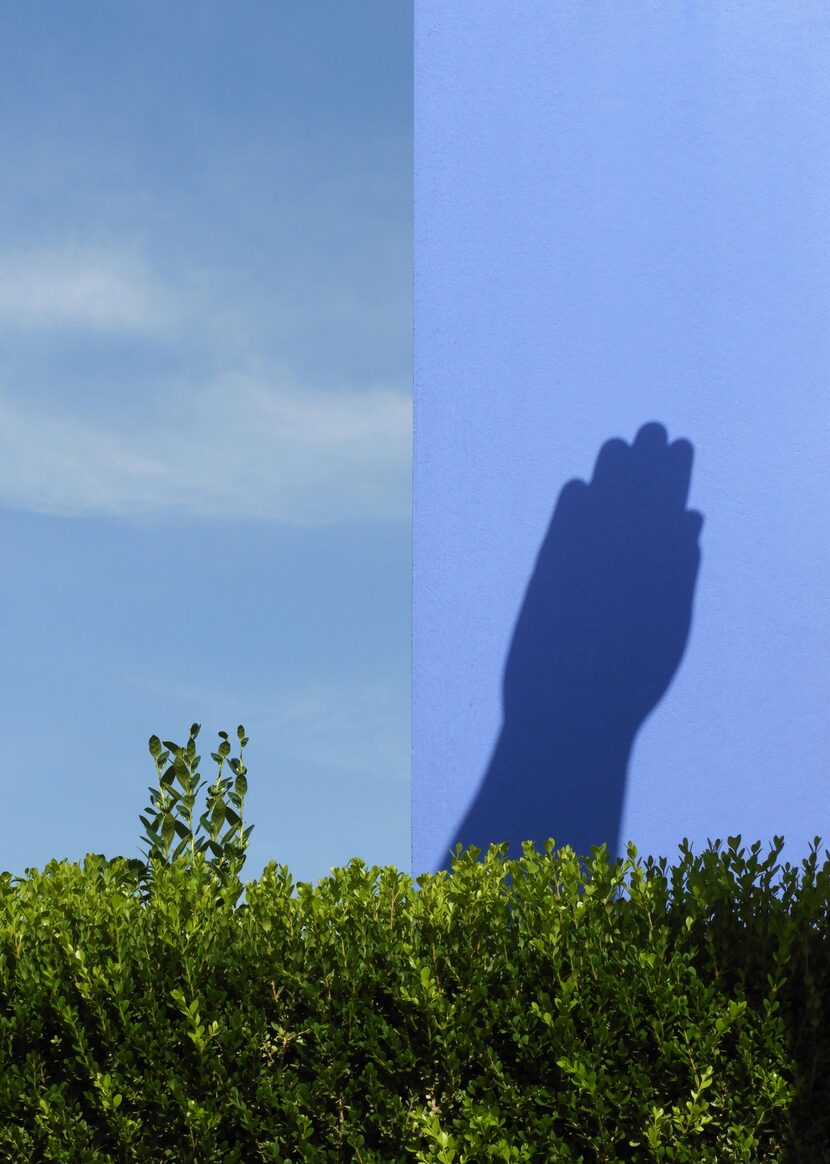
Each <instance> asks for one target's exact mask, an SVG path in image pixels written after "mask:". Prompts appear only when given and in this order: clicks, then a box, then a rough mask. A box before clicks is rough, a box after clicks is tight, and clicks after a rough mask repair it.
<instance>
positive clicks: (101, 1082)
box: [0, 725, 830, 1164]
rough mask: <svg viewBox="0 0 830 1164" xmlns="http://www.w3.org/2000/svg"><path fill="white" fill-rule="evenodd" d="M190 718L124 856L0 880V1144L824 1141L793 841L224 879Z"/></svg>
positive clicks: (321, 1150) (779, 1154) (694, 1152)
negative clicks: (788, 853)
mask: <svg viewBox="0 0 830 1164" xmlns="http://www.w3.org/2000/svg"><path fill="white" fill-rule="evenodd" d="M194 728H195V729H196V732H198V727H197V725H194ZM238 735H239V740H240V744H242V743H243V741H244V731H243V730H242V729H240V731H239V733H238ZM194 740H195V734H194V732H193V731H191V740H190V741H189V743H188V745H187V746H185V747H184V748H181V749H178V750H177V749H176V745H174V744H169V743H166V744H165V748H166V749H167V752H168V754H167V755H165V754H164V753H163V752H162V751H161V748H160V747H158V748H157V745H158V741H156V740H155V737H154V741H155V742H153V741H151V751H154V759H156V760H157V767H158V772H159V788H158V789H156V790H151V806H150V808H149V809H148V810H147V812H146V814H145V817H144V818H142V819H143V823H144V825H145V829H146V830H147V835H146V837H145V841H146V842H147V846H148V849H147V853H146V861H136V860H126V859H123V858H116V859H113V860H107V859H105V858H104V857H102V856H97V855H91V856H88V857H87V858H86V859H85V861H84V862H83V864H82V865H78V864H73V863H69V862H65V861H63V862H52V863H51V864H49V865H48V866H47V867H46V868H45V869H44V870H43V871H42V872H39V871H36V870H29V871H27V875H26V876H25V877H23V878H15V877H12V876H11V875H10V874H3V875H2V876H0V1159H3V1160H9V1161H15V1162H23V1161H67V1162H70V1161H71V1162H72V1164H80V1162H84V1161H90V1162H92V1161H95V1162H96V1164H98V1162H102V1164H105V1162H109V1161H112V1162H114V1161H148V1162H150V1161H152V1162H157V1161H177V1162H181V1161H194V1162H196V1161H198V1162H199V1164H208V1162H210V1161H243V1162H245V1164H247V1162H251V1161H257V1160H262V1161H274V1162H283V1161H310V1162H316V1161H344V1162H345V1161H365V1162H367V1164H368V1162H374V1161H378V1162H379V1161H395V1162H397V1161H405V1160H412V1161H416V1162H417V1161H420V1162H427V1161H429V1162H432V1161H434V1162H438V1164H461V1162H470V1164H480V1162H481V1164H486V1162H489V1161H493V1162H495V1161H505V1162H514V1161H515V1162H525V1161H528V1162H530V1161H534V1162H535V1161H542V1162H546V1161H584V1162H586V1164H588V1162H593V1161H609V1162H610V1161H629V1160H631V1161H635V1160H636V1161H639V1160H643V1161H677V1162H681V1161H690V1162H692V1161H693V1162H699V1161H700V1162H705V1161H712V1162H722V1161H761V1160H763V1161H777V1160H781V1161H787V1160H799V1159H804V1160H810V1161H821V1160H827V1159H830V1135H828V1113H830V1026H829V1025H828V1014H830V993H829V992H828V987H830V941H829V939H830V924H829V923H828V887H829V886H830V856H828V855H825V856H826V859H825V860H824V863H823V864H822V863H821V862H820V861H819V857H818V842H816V845H815V846H814V848H813V850H812V851H811V854H810V856H809V857H808V858H807V859H806V860H805V861H804V862H803V863H802V864H801V865H799V866H795V867H794V866H790V865H786V864H782V863H781V862H780V853H781V841H780V839H777V840H776V841H775V843H774V844H773V846H772V848H771V849H770V850H769V851H768V852H766V853H762V850H761V846H760V845H759V844H756V845H753V846H752V847H751V848H749V849H745V848H744V847H742V846H741V843H740V838H731V839H729V841H728V843H727V844H726V845H720V844H713V845H711V846H710V847H709V848H707V849H706V850H705V851H704V852H702V853H700V854H693V853H692V851H691V850H690V848H689V847H688V846H687V845H685V844H684V845H683V846H681V850H680V856H679V859H678V860H677V861H676V862H675V863H674V864H673V865H672V866H669V865H668V864H667V862H666V861H665V860H660V861H655V860H652V859H647V860H642V859H640V858H639V857H638V856H637V855H636V853H635V852H634V850H633V849H630V851H629V855H628V857H627V858H626V859H624V860H619V861H610V860H609V859H608V858H607V856H606V854H605V851H604V850H603V849H597V850H595V851H594V852H593V855H592V857H591V858H590V860H587V861H580V860H579V859H578V858H577V857H576V856H575V855H574V854H573V853H572V852H571V851H570V850H569V849H567V848H564V849H559V850H556V849H555V848H554V846H553V844H552V843H550V844H549V845H547V846H546V847H545V849H544V851H543V852H539V851H534V850H533V849H532V848H531V847H530V846H528V847H527V848H526V850H525V854H524V856H523V858H522V859H521V860H519V861H509V860H507V858H506V856H505V853H504V850H503V849H500V848H498V847H494V848H492V849H491V850H490V851H489V852H488V853H487V854H486V855H484V856H483V857H482V856H481V855H480V854H478V853H477V852H476V850H474V849H471V850H469V851H467V852H460V851H459V852H458V854H457V856H456V859H455V862H454V865H453V872H452V873H451V874H445V873H440V874H435V875H430V876H424V877H421V878H419V879H418V880H417V882H414V881H413V880H412V879H411V878H409V877H407V876H405V875H404V874H403V873H400V872H398V871H396V870H395V869H393V868H367V867H366V866H365V865H363V864H362V863H361V862H359V861H353V862H352V863H351V864H350V865H348V866H347V867H346V868H342V869H335V870H333V871H332V873H331V876H330V877H327V878H325V879H324V880H322V881H321V882H320V883H319V884H318V885H316V886H312V885H309V884H303V883H297V884H295V883H293V882H292V879H291V877H290V875H289V873H288V871H287V869H286V868H284V867H282V866H279V865H276V864H270V865H268V866H267V867H266V868H265V870H264V871H263V873H262V875H261V876H260V877H259V878H257V879H255V880H251V881H248V882H247V883H243V882H242V880H241V877H240V870H241V865H242V861H243V860H244V849H245V844H246V842H247V833H248V832H249V831H250V830H244V829H243V826H242V799H243V798H244V791H245V785H244V781H245V771H244V765H242V762H241V752H240V758H239V761H238V763H237V764H235V765H233V766H232V771H234V773H235V775H236V777H237V780H236V782H231V780H230V778H223V777H222V763H220V760H221V761H222V762H224V761H225V759H226V758H227V756H228V750H229V749H228V750H226V749H223V748H221V747H220V749H219V752H218V753H215V754H214V759H215V760H216V761H217V763H219V776H218V777H217V781H216V782H215V783H214V784H213V785H211V786H210V788H209V789H208V801H209V807H208V809H207V810H206V812H205V813H204V814H203V815H202V817H201V818H197V817H196V816H195V815H194V804H193V803H191V802H190V800H189V799H188V798H189V797H190V796H191V795H192V796H195V794H196V792H197V791H198V789H199V788H200V787H201V784H200V782H199V779H198V759H199V758H198V757H197V756H196V755H195V749H191V748H190V744H191V743H192V742H193V741H194ZM223 742H227V737H223ZM171 757H172V759H171ZM168 761H170V763H169V766H168V767H167V768H165V765H166V764H167V763H168ZM177 763H178V767H177ZM240 770H241V771H242V781H241V782H239V780H238V777H239V771H240ZM194 777H195V778H194ZM223 779H224V783H223ZM176 785H178V791H177V790H176V787H175V786H176ZM188 788H189V790H190V791H189V792H188V791H187V789H188ZM165 789H166V793H165ZM231 793H234V795H235V796H236V797H237V799H236V800H235V801H231V800H230V799H229V798H230V795H231ZM165 795H166V799H165ZM220 803H225V805H226V808H230V810H231V815H230V817H229V816H228V815H227V812H225V813H223V812H222V810H221V809H217V805H218V804H220ZM220 818H221V819H220ZM197 819H198V826H197V827H196V829H195V831H194V821H195V820H197ZM170 820H173V821H174V822H175V821H184V824H183V825H182V827H177V826H176V824H175V823H174V824H173V825H172V826H171V825H170V824H169V823H168V822H169V821H170ZM223 830H224V831H223ZM228 830H230V831H228ZM223 838H227V847H225V846H224V844H223ZM211 840H212V841H213V842H214V844H213V845H211V844H210V843H202V842H203V841H205V842H210V841H211ZM180 842H184V843H183V844H181V845H180ZM176 849H178V850H179V851H178V852H176V851H175V850H176Z"/></svg>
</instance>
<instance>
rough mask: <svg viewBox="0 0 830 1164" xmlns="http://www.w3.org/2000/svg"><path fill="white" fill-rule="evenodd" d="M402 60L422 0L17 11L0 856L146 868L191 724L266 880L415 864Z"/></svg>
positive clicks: (11, 60)
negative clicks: (242, 800)
mask: <svg viewBox="0 0 830 1164" xmlns="http://www.w3.org/2000/svg"><path fill="white" fill-rule="evenodd" d="M410 56H411V5H410V3H409V2H408V0H360V2H359V3H355V4H348V5H347V4H342V3H335V2H333V0H329V2H325V3H324V2H317V0H303V2H302V3H288V2H285V0H280V2H279V3H275V2H273V0H271V2H268V3H257V2H252V0H248V2H246V4H245V5H241V6H240V5H232V4H229V3H227V2H226V0H225V2H222V3H212V2H205V0H200V2H199V3H195V2H192V0H188V2H182V3H178V4H176V5H169V4H162V3H155V2H152V0H140V2H139V0H132V2H130V3H123V4H119V5H111V4H108V3H104V2H100V3H91V2H88V0H79V2H78V3H74V4H72V5H58V4H54V3H39V2H36V0H34V2H32V3H28V4H26V5H5V6H3V8H2V9H0V159H2V161H0V206H2V208H3V213H2V216H0V529H2V554H3V559H2V568H0V594H1V595H2V605H0V611H2V613H0V635H2V640H1V641H2V647H3V649H2V656H0V657H1V658H2V663H0V666H2V684H3V687H2V689H3V700H2V704H0V731H2V739H3V741H4V745H5V746H4V753H5V763H4V769H5V771H4V776H3V786H4V790H5V791H4V806H3V809H4V811H3V814H2V820H3V823H2V826H0V841H1V842H2V843H0V867H2V868H5V869H11V870H12V871H14V872H22V871H23V869H24V868H26V867H27V866H32V865H35V866H42V865H43V864H44V863H45V862H46V861H47V860H49V859H50V858H51V857H63V856H66V857H70V858H73V859H74V858H79V857H81V856H82V855H83V854H84V853H85V852H87V851H94V852H105V853H108V854H112V855H114V854H116V853H126V854H135V853H136V852H137V851H138V836H139V832H140V825H139V823H138V814H139V812H140V811H141V810H142V809H143V808H144V805H145V804H146V801H147V785H148V784H149V783H151V782H152V780H153V777H154V769H153V765H152V761H151V759H150V756H149V754H148V752H147V739H148V737H149V736H150V735H151V734H152V733H158V734H159V735H161V736H162V737H167V738H173V739H176V740H181V741H182V742H183V741H184V738H185V737H186V733H187V728H188V726H189V724H190V723H191V722H193V721H194V720H195V721H198V722H200V723H201V724H202V737H201V740H200V742H203V743H204V745H205V746H204V747H203V749H202V751H203V753H205V754H206V755H207V754H208V753H209V751H210V750H212V747H211V745H213V744H214V743H215V740H216V734H215V733H216V732H217V731H218V730H222V729H226V730H229V731H233V730H234V729H235V727H236V725H237V724H238V723H240V722H242V723H244V724H245V726H246V728H247V730H248V733H249V736H250V741H251V742H250V745H249V747H248V749H247V757H248V759H247V762H248V767H249V780H250V793H249V798H248V817H249V820H250V821H252V822H253V823H254V825H255V828H254V832H253V834H252V837H251V849H250V855H249V862H248V866H247V869H246V871H247V872H248V873H250V874H252V875H253V874H256V873H257V872H258V871H259V870H260V869H261V867H262V865H263V864H264V863H265V862H266V861H268V860H270V859H275V860H278V861H280V862H284V863H287V864H288V865H289V866H290V867H291V869H292V872H293V873H294V874H295V876H297V877H300V878H303V879H309V878H312V879H314V878H317V877H319V876H322V875H323V874H325V873H326V872H327V870H328V868H329V867H330V866H331V865H335V864H341V863H343V862H345V861H347V860H348V859H349V858H350V857H352V856H355V855H359V856H361V857H363V858H364V859H366V860H367V861H370V862H378V863H380V862H384V863H385V862H392V863H395V864H397V865H399V866H401V867H407V866H408V863H409V749H410V725H409V720H410V717H409V696H410V675H409V658H410V630H409V626H410V615H409V611H410V440H411V436H410V428H411V421H410V411H411V409H410V395H411V393H410V388H411V227H412V222H411V217H412V207H411V182H412V173H411V99H412V94H411V65H410ZM203 767H204V772H205V774H206V775H208V776H209V775H210V774H211V772H212V769H213V766H212V763H211V762H210V761H209V760H208V762H207V764H205V765H204V766H203Z"/></svg>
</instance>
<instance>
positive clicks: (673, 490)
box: [503, 424, 702, 738]
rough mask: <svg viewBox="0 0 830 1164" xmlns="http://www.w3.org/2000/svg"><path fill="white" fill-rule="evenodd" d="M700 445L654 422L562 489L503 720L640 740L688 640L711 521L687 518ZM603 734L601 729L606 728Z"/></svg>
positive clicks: (529, 596) (514, 649) (532, 588)
mask: <svg viewBox="0 0 830 1164" xmlns="http://www.w3.org/2000/svg"><path fill="white" fill-rule="evenodd" d="M691 468H692V446H691V445H690V444H689V442H688V441H685V440H678V441H674V442H673V443H672V444H669V442H668V439H667V434H666V430H665V429H664V428H663V427H662V425H659V424H647V425H644V426H643V428H641V429H640V431H639V432H638V434H637V437H636V439H635V440H634V442H633V444H631V445H628V444H627V443H626V442H625V441H623V440H610V441H607V442H606V443H605V444H604V445H603V446H602V449H601V450H600V453H599V456H598V457H597V462H596V466H595V468H594V475H593V478H592V480H591V482H590V484H588V485H586V484H585V483H584V482H583V481H571V482H570V483H569V484H568V485H566V486H565V488H564V489H563V490H562V493H561V495H560V497H559V501H558V503H557V505H556V509H555V511H554V515H553V518H552V520H551V523H550V527H549V529H548V533H547V536H546V537H545V540H544V542H543V544H542V548H541V551H540V553H539V557H538V560H537V563H536V568H535V570H534V573H533V576H532V578H531V581H530V584H529V586H528V589H527V593H526V595H525V599H524V603H523V605H522V609H521V612H520V615H519V618H518V621H517V624H516V629H515V632H514V636H513V642H512V644H511V647H510V653H509V655H508V659H507V666H506V668H505V675H504V688H503V692H504V712H505V719H506V720H516V721H518V722H521V723H525V724H526V725H527V728H528V730H537V731H538V730H540V729H541V730H544V727H543V723H544V721H545V720H546V719H549V718H550V717H551V715H552V714H553V715H554V716H555V718H556V719H557V721H558V720H559V713H560V712H561V713H563V714H566V715H567V717H568V719H569V720H570V724H571V728H572V730H577V729H578V728H579V727H580V725H582V726H584V728H585V730H586V731H589V732H591V733H596V732H597V731H600V732H602V731H603V730H608V729H609V727H610V728H612V730H613V731H614V734H615V735H619V734H622V735H623V736H628V737H631V738H633V736H634V734H635V733H636V731H637V730H638V728H639V727H640V725H641V724H642V722H643V720H644V719H645V718H646V716H647V715H648V714H649V712H651V711H652V710H653V708H654V707H655V706H656V705H657V703H658V702H659V701H660V699H661V698H662V697H663V695H664V694H665V692H666V689H667V687H668V685H669V683H670V682H671V679H672V677H673V676H674V674H675V672H676V670H677V667H678V665H679V663H680V660H681V658H682V655H683V651H684V649H685V646H686V640H687V638H688V634H689V627H690V624H691V617H692V597H693V595H694V588H695V580H696V578H697V572H698V566H699V563H700V551H699V548H698V535H699V533H700V529H701V525H702V518H701V516H700V514H698V513H695V512H694V511H690V510H687V509H686V498H687V496H688V492H689V482H690V477H691ZM603 724H604V725H606V726H605V727H603V726H602V725H603Z"/></svg>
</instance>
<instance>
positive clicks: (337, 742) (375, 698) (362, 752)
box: [123, 671, 410, 782]
mask: <svg viewBox="0 0 830 1164" xmlns="http://www.w3.org/2000/svg"><path fill="white" fill-rule="evenodd" d="M123 681H124V683H126V684H127V685H129V686H130V687H133V688H137V689H139V690H141V691H145V692H152V694H153V695H155V696H162V697H163V698H164V700H165V701H167V703H168V704H171V705H173V706H175V705H178V704H185V705H186V707H187V708H188V709H189V713H190V714H194V709H198V714H199V715H200V716H204V717H207V716H210V717H211V722H210V724H207V723H206V724H205V728H204V730H205V733H206V736H207V739H211V738H212V735H213V733H215V731H217V730H219V729H223V730H226V731H232V730H233V727H234V725H235V724H237V723H240V722H242V723H244V724H245V728H246V730H247V731H248V733H249V734H250V735H251V738H252V739H255V742H256V743H262V744H263V746H264V747H265V748H266V749H268V748H272V747H273V744H274V742H275V741H278V746H279V750H280V753H281V754H282V755H284V756H285V757H288V758H290V759H293V760H297V761H301V762H303V763H308V764H312V765H319V767H320V768H321V769H325V770H329V771H332V772H342V773H345V774H348V773H360V774H361V775H363V776H366V775H367V774H370V773H371V774H375V775H376V776H377V777H378V778H379V779H383V780H384V781H387V782H390V781H394V782H398V781H406V782H408V781H409V756H408V752H407V749H406V745H407V744H408V742H409V734H410V722H409V700H408V698H407V699H403V700H402V699H401V698H400V696H399V694H398V693H397V692H393V691H390V684H389V682H388V678H386V677H378V678H377V679H375V680H371V679H368V680H367V679H361V680H354V679H352V680H350V681H349V682H348V684H343V685H342V686H339V685H337V684H336V683H332V682H329V683H324V682H315V683H313V684H307V685H306V686H304V687H302V688H301V689H299V690H297V688H296V686H293V687H292V690H291V692H290V693H288V692H285V691H279V690H275V691H272V692H263V691H262V690H261V688H257V689H249V690H247V691H244V692H239V691H228V690H221V691H220V690H215V689H213V688H209V687H205V686H202V685H198V684H192V683H188V682H176V681H175V680H171V679H169V678H160V677H159V676H156V675H153V676H149V675H144V676H142V675H136V673H135V672H134V671H130V672H129V673H125V674H124V675H123ZM159 730H162V729H161V726H160V727H159ZM170 730H171V731H173V733H174V734H173V738H174V739H177V736H176V734H175V730H178V732H179V735H181V734H182V730H184V729H181V728H179V729H173V728H171V729H170ZM402 744H403V750H402ZM203 747H204V748H205V753H206V754H207V744H206V743H205V744H203Z"/></svg>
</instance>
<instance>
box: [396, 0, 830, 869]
mask: <svg viewBox="0 0 830 1164" xmlns="http://www.w3.org/2000/svg"><path fill="white" fill-rule="evenodd" d="M828 61H830V7H828V5H827V4H826V3H825V2H824V0H745V2H740V3H737V2H734V0H695V2H694V3H692V2H691V0H688V2H684V0H666V2H665V3H659V2H653V0H649V2H646V0H628V2H626V3H625V4H622V3H620V2H619V0H594V2H592V3H590V4H586V3H584V0H511V3H509V4H507V3H504V2H503V0H453V2H452V3H451V4H448V3H447V2H446V0H416V2H415V86H416V93H415V168H416V176H415V522H414V612H413V614H414V632H413V633H414V644H413V672H414V709H413V753H414V755H413V867H414V869H415V871H416V872H417V871H420V870H423V869H427V868H431V867H436V866H440V865H442V864H444V863H445V860H446V854H447V851H448V848H449V846H450V845H451V844H452V843H453V842H454V841H455V840H458V839H460V840H463V841H467V842H469V841H474V842H475V843H478V844H481V843H482V842H485V841H487V840H501V839H511V840H512V841H514V842H517V841H518V840H519V839H521V838H522V837H523V836H527V837H535V838H536V839H541V838H543V837H545V836H549V835H553V836H555V837H556V839H557V841H559V842H562V843H564V842H570V843H574V844H576V846H577V847H578V848H580V849H581V850H584V849H585V848H586V845H587V844H588V843H591V841H595V842H599V841H602V840H606V841H608V842H609V843H610V844H612V845H615V844H616V843H617V841H618V839H622V841H625V839H627V838H629V837H630V838H632V839H634V840H635V841H636V842H637V844H638V845H639V846H640V847H641V848H642V849H644V850H647V851H650V852H661V853H668V854H671V853H673V852H674V851H675V848H676V845H677V842H678V841H679V840H680V839H681V838H682V837H684V836H688V837H689V838H690V839H692V840H693V841H694V842H695V843H696V844H698V845H699V844H702V843H704V842H705V840H706V838H707V837H710V836H721V837H723V836H726V835H728V834H734V833H741V834H743V836H744V837H745V838H756V837H757V838H762V839H766V838H770V837H771V836H772V835H773V834H777V833H783V834H784V835H785V836H786V837H787V839H788V841H789V843H790V849H789V851H790V853H791V854H792V855H798V853H799V852H800V851H802V850H803V849H804V848H805V847H806V845H807V843H808V841H809V839H811V838H812V837H813V836H814V835H815V834H817V833H819V834H823V835H824V836H825V838H826V839H827V840H830V764H828V759H830V755H828V753H830V746H829V745H830V731H829V730H828V724H830V516H828V515H830V465H829V464H828V440H830V132H828V126H830V69H828V67H827V65H828ZM643 426H646V427H645V428H643ZM641 430H642V432H641ZM638 433H640V436H639V437H638V439H637V440H636V441H635V434H638ZM608 442H611V443H610V444H609V443H608ZM600 450H602V456H601V457H600V458H599V460H598V455H599V454H600ZM595 467H596V468H595ZM571 481H577V482H579V481H581V482H583V484H581V485H579V484H574V485H570V486H569V487H568V488H567V489H565V488H564V487H565V486H566V485H567V484H568V482H571ZM689 482H690V492H689V496H688V500H687V499H686V495H685V494H686V490H687V488H688V487H689ZM698 514H700V515H702V517H703V528H702V532H701V531H700V524H701V522H700V518H699V517H698ZM698 546H699V549H700V553H701V560H700V564H699V570H698V557H697V555H698Z"/></svg>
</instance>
